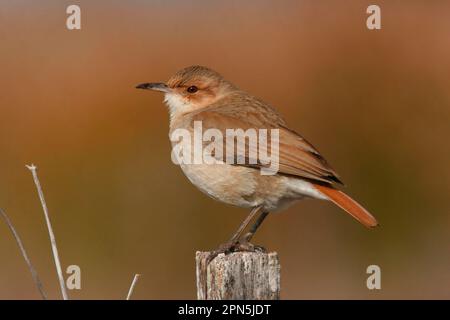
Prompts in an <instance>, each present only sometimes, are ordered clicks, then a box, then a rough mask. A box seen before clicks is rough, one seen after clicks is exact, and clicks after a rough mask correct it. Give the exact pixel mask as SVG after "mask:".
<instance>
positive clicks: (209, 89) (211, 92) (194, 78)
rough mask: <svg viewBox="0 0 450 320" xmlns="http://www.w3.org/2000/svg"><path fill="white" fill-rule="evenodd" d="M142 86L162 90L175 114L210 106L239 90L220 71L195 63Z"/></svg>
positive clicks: (141, 86) (171, 112) (172, 114)
mask: <svg viewBox="0 0 450 320" xmlns="http://www.w3.org/2000/svg"><path fill="white" fill-rule="evenodd" d="M136 88H138V89H147V90H155V91H162V92H164V94H165V99H164V101H165V102H166V104H167V105H168V106H169V109H170V114H171V116H172V117H173V116H176V115H178V114H184V113H187V112H191V111H195V110H199V109H203V108H206V107H208V106H209V105H211V104H213V103H214V102H216V101H217V100H219V99H221V98H223V97H224V96H225V95H227V94H228V93H230V92H232V91H235V90H237V89H236V87H234V86H233V85H232V84H231V83H229V82H228V81H226V80H225V79H224V78H223V77H222V76H221V75H220V74H219V73H217V72H216V71H213V70H211V69H209V68H206V67H202V66H191V67H187V68H184V69H182V70H180V71H178V72H177V73H175V74H174V75H173V76H172V77H171V78H170V79H169V80H168V81H167V82H166V83H162V82H151V83H142V84H140V85H138V86H136Z"/></svg>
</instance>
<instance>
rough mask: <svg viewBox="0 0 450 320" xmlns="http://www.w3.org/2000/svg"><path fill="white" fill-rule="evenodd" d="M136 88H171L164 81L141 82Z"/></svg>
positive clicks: (159, 89) (157, 89)
mask: <svg viewBox="0 0 450 320" xmlns="http://www.w3.org/2000/svg"><path fill="white" fill-rule="evenodd" d="M136 89H145V90H155V91H162V92H170V88H169V87H168V86H167V85H166V84H165V83H162V82H158V83H156V82H152V83H141V84H138V85H137V86H136Z"/></svg>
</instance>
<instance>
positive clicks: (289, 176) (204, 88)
mask: <svg viewBox="0 0 450 320" xmlns="http://www.w3.org/2000/svg"><path fill="white" fill-rule="evenodd" d="M136 88H138V89H145V90H153V91H160V92H163V93H164V102H165V103H166V104H167V106H168V109H169V114H170V130H169V136H171V134H173V133H174V132H175V131H176V130H180V129H181V130H185V131H187V132H189V133H194V134H195V132H194V131H195V130H194V127H195V123H196V122H200V123H201V124H202V128H203V130H205V129H206V130H207V129H214V130H217V131H218V132H219V133H223V137H226V130H228V129H243V130H247V129H251V128H255V129H258V130H260V129H266V130H277V132H278V168H277V171H276V172H275V173H273V174H261V169H262V168H264V167H267V164H264V163H263V162H262V161H259V160H260V159H250V156H249V154H250V152H249V148H251V147H252V146H250V145H249V142H248V141H245V148H246V149H245V151H242V150H241V153H242V152H243V154H242V155H243V157H244V158H245V159H246V160H254V161H253V162H252V163H250V161H241V162H240V163H239V162H238V163H236V162H234V163H230V162H229V161H226V160H227V159H224V158H223V154H222V155H220V159H219V156H218V159H217V160H218V161H217V162H215V163H180V164H179V165H180V167H181V169H182V171H183V172H184V174H185V175H186V177H187V178H188V179H189V180H190V182H191V183H192V184H194V185H195V186H196V187H197V188H198V189H200V190H201V191H202V192H204V193H205V194H207V195H208V196H210V197H212V198H213V199H215V200H218V201H221V202H223V203H226V204H231V205H234V206H237V207H241V208H247V209H249V210H250V213H249V214H248V216H247V217H246V218H245V220H244V221H243V222H242V223H241V225H240V226H239V228H238V229H237V231H236V232H235V233H234V234H233V236H232V237H231V238H230V240H229V241H227V242H225V243H224V244H222V245H220V246H219V248H218V249H217V250H215V251H214V252H213V254H212V258H213V257H214V256H217V255H218V254H219V253H230V252H236V251H258V250H262V251H263V250H265V249H264V248H263V247H260V246H256V245H253V244H251V242H250V241H251V239H252V237H253V236H254V234H255V233H256V231H257V229H258V228H259V227H260V225H261V223H262V222H263V221H264V219H265V218H266V217H267V216H268V214H269V213H271V212H277V211H281V210H283V209H285V208H287V207H288V206H290V205H292V204H294V203H295V202H297V201H298V200H302V199H305V198H313V199H319V200H325V201H331V202H332V203H334V204H335V205H337V206H338V207H340V208H341V209H343V210H344V211H346V212H347V213H348V214H350V215H351V216H352V217H353V218H355V219H356V220H357V221H359V222H360V223H361V224H363V225H364V226H366V227H368V228H373V227H376V226H377V225H378V222H377V220H376V219H375V218H374V216H372V214H370V213H369V211H368V210H366V209H365V208H364V207H363V206H362V205H360V204H359V203H358V202H356V201H355V200H353V199H352V198H351V197H350V196H349V195H347V194H346V193H344V192H343V191H342V190H340V187H341V186H342V185H343V183H342V181H341V179H340V177H339V176H338V174H337V173H336V172H335V170H334V169H333V168H332V167H331V166H330V165H329V164H328V162H327V161H326V160H325V158H324V157H323V156H322V155H321V154H320V153H319V151H318V150H317V149H316V148H315V147H314V146H313V145H312V144H311V143H309V142H308V141H307V140H306V139H305V138H304V137H302V136H301V135H300V134H299V133H297V132H296V131H294V130H293V129H291V128H290V127H288V125H287V122H286V121H285V120H284V118H283V117H282V116H281V115H280V113H279V112H278V111H277V110H276V109H275V108H274V107H272V106H271V105H269V104H268V103H266V102H264V101H262V100H261V99H259V98H257V97H255V96H253V95H251V94H249V93H247V92H246V91H244V90H241V89H239V88H238V87H237V86H236V85H234V84H233V83H231V82H230V81H228V80H226V79H225V78H224V77H223V76H222V75H221V74H219V73H218V72H216V71H214V70H212V69H210V68H208V67H204V66H199V65H194V66H190V67H186V68H184V69H181V70H179V71H177V72H176V73H175V74H174V75H173V76H172V77H170V78H169V80H168V81H167V82H150V83H149V82H147V83H141V84H139V85H137V86H136ZM217 131H216V132H217ZM227 143H228V141H225V142H224V145H225V146H227ZM172 146H175V143H174V142H173V141H172ZM188 152H193V151H192V150H190V151H188ZM217 154H218V155H219V154H220V152H217ZM213 157H215V155H214V154H213ZM253 157H254V156H253ZM256 157H258V153H257V156H256ZM252 221H254V223H253V224H252V225H250V222H252ZM249 225H250V227H249ZM246 228H248V232H245V229H246Z"/></svg>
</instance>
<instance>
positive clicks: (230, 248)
mask: <svg viewBox="0 0 450 320" xmlns="http://www.w3.org/2000/svg"><path fill="white" fill-rule="evenodd" d="M251 237H252V234H250V233H247V234H246V235H244V236H243V237H242V238H241V239H239V240H237V241H234V242H232V241H230V242H226V243H223V244H221V245H220V246H219V248H217V249H216V250H214V251H213V252H211V253H210V254H209V256H208V258H207V259H206V266H208V265H209V264H210V263H211V261H213V260H214V258H216V257H217V256H218V255H219V254H222V253H223V254H225V255H227V254H230V253H232V252H266V249H265V248H264V247H262V246H258V245H254V244H252V243H250V241H249V239H250V238H251Z"/></svg>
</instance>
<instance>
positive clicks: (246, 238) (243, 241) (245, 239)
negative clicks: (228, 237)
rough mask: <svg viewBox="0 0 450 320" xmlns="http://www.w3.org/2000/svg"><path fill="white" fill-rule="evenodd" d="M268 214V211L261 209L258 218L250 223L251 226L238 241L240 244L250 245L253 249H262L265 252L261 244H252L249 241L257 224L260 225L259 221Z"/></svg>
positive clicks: (257, 226)
mask: <svg viewBox="0 0 450 320" xmlns="http://www.w3.org/2000/svg"><path fill="white" fill-rule="evenodd" d="M268 215H269V212H267V211H263V212H261V214H260V215H259V217H258V219H257V220H256V221H255V223H254V224H253V225H252V227H251V228H250V230H249V232H247V233H246V234H245V235H244V236H243V237H242V238H241V240H239V243H240V245H241V246H245V245H248V246H250V247H252V248H253V250H256V251H262V252H265V251H266V249H265V248H264V247H261V246H255V245H253V244H251V243H250V240H251V239H252V238H253V236H254V235H255V233H256V230H258V228H259V226H260V225H261V223H262V222H263V221H264V219H265V218H266V217H267V216H268Z"/></svg>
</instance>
